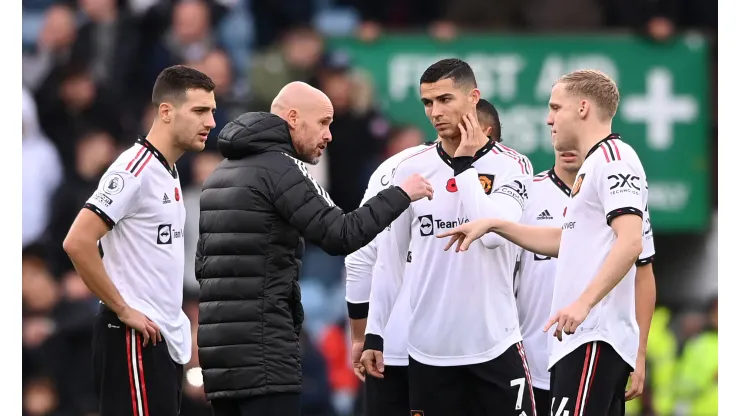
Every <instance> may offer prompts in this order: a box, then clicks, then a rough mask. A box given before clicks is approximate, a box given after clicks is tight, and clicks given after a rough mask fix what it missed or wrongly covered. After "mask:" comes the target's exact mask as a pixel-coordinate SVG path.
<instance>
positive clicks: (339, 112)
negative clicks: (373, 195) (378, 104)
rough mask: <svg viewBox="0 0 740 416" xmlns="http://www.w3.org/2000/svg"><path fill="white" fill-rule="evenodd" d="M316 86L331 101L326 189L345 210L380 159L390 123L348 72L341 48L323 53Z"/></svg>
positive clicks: (354, 204) (360, 192) (349, 208)
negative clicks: (327, 183) (330, 141)
mask: <svg viewBox="0 0 740 416" xmlns="http://www.w3.org/2000/svg"><path fill="white" fill-rule="evenodd" d="M318 87H319V89H320V90H322V91H323V92H324V93H325V94H326V95H327V96H328V97H329V99H330V100H331V102H332V104H333V105H334V122H333V123H332V125H331V131H332V134H333V135H334V138H335V139H336V140H334V141H333V142H332V144H331V146H330V147H329V148H328V149H327V151H326V153H327V155H328V161H329V192H331V195H332V198H333V199H334V202H335V203H336V204H337V205H338V206H339V207H340V208H342V209H343V210H345V211H352V210H353V209H355V208H357V207H358V206H359V204H360V201H361V200H362V196H363V193H364V192H365V187H366V185H367V181H368V179H369V178H370V174H372V171H373V170H374V169H375V168H376V167H377V165H378V164H379V163H380V159H381V158H382V156H383V150H384V148H385V146H386V141H387V138H388V132H389V131H390V124H389V123H388V122H387V121H386V119H385V118H384V117H383V116H382V115H381V114H380V113H379V112H378V111H376V110H375V109H374V108H373V106H372V99H365V98H364V97H362V95H361V94H358V91H360V90H363V88H362V86H361V85H360V81H359V79H358V78H355V74H354V73H353V72H352V67H351V65H350V62H349V60H348V57H347V56H346V55H345V54H343V53H341V52H334V53H330V54H327V55H326V56H325V57H324V59H323V62H322V65H321V67H320V70H319V73H318Z"/></svg>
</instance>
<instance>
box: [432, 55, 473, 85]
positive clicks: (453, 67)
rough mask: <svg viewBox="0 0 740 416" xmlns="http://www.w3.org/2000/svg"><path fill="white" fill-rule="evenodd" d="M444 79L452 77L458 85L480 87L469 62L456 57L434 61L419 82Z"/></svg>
mask: <svg viewBox="0 0 740 416" xmlns="http://www.w3.org/2000/svg"><path fill="white" fill-rule="evenodd" d="M444 79H451V80H452V82H453V83H454V84H455V86H456V87H465V88H468V89H472V88H478V83H477V82H476V81H475V74H474V73H473V69H472V68H471V67H470V65H468V63H467V62H465V61H462V60H460V59H456V58H449V59H443V60H441V61H437V62H435V63H433V64H432V65H431V66H430V67H429V68H427V70H426V71H424V73H423V74H421V79H420V80H419V84H430V83H433V82H437V81H441V80H444Z"/></svg>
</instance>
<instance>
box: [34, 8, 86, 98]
mask: <svg viewBox="0 0 740 416" xmlns="http://www.w3.org/2000/svg"><path fill="white" fill-rule="evenodd" d="M24 3H25V2H24ZM76 37H77V23H76V22H75V15H74V11H73V10H72V9H71V8H70V7H69V6H66V5H64V4H55V5H52V6H51V7H49V8H48V9H47V10H46V12H45V13H44V19H43V24H42V27H41V32H40V33H39V35H38V37H37V38H36V45H35V46H36V48H35V51H29V52H26V51H24V53H23V58H22V60H23V75H22V77H23V85H26V86H27V87H28V88H29V89H30V90H31V91H34V92H35V91H36V90H37V89H38V88H39V87H40V85H41V83H42V82H44V80H45V79H46V78H47V77H48V76H49V75H50V74H51V72H52V70H54V69H55V68H57V67H60V66H62V65H64V64H66V63H67V62H68V59H69V56H70V54H71V51H72V45H73V44H74V42H75V39H76Z"/></svg>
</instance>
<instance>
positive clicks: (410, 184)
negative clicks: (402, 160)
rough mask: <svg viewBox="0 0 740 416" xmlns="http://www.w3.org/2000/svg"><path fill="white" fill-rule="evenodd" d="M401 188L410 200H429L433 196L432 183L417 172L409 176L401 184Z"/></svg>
mask: <svg viewBox="0 0 740 416" xmlns="http://www.w3.org/2000/svg"><path fill="white" fill-rule="evenodd" d="M401 189H403V191H404V192H406V195H408V196H409V198H411V202H414V201H418V200H420V199H421V198H429V200H431V199H432V197H433V196H434V189H433V188H432V184H431V183H429V181H427V180H426V179H424V177H423V176H421V175H419V174H418V173H415V174H413V175H411V176H409V177H408V179H406V181H405V182H404V183H403V184H402V185H401Z"/></svg>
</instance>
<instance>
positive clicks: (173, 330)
mask: <svg viewBox="0 0 740 416" xmlns="http://www.w3.org/2000/svg"><path fill="white" fill-rule="evenodd" d="M85 208H87V209H90V210H91V211H93V212H94V213H96V214H97V215H98V216H99V217H100V218H102V219H103V221H105V222H106V224H108V226H109V227H110V228H111V230H110V231H109V232H108V233H107V234H105V236H103V238H102V239H101V240H100V246H101V250H102V254H103V265H104V266H105V271H106V272H107V273H108V276H110V278H111V280H112V281H113V284H114V285H115V286H116V289H118V291H119V292H120V293H121V296H122V297H123V300H124V301H126V303H127V304H128V305H129V306H131V307H132V308H134V309H136V310H138V311H140V312H141V313H143V314H144V315H146V316H147V317H149V319H151V320H152V321H154V322H155V323H156V324H157V325H159V327H160V329H161V332H162V336H163V337H164V339H165V340H166V341H167V347H168V349H169V352H170V356H171V357H172V359H173V360H174V361H176V362H178V363H180V364H186V363H188V362H189V361H190V355H191V350H192V343H191V334H190V320H189V319H188V317H187V316H186V315H185V313H184V312H183V310H182V294H183V276H184V274H183V270H184V262H185V247H184V240H183V228H184V227H185V205H184V204H183V200H182V190H181V188H180V179H179V178H178V175H177V168H174V169H170V167H169V164H168V163H167V160H166V159H165V158H164V156H162V154H161V153H160V152H159V151H158V150H157V149H155V148H154V146H153V145H152V144H151V143H149V141H147V140H146V138H143V137H140V138H139V139H137V141H136V144H134V146H132V147H131V148H129V149H128V150H126V151H125V152H123V153H122V154H121V155H120V156H119V157H118V159H116V161H115V162H113V164H112V165H111V166H110V167H109V168H108V170H107V171H106V172H105V174H104V175H103V178H102V179H101V180H100V184H99V186H98V189H97V191H95V193H94V194H93V195H92V196H91V197H90V199H88V201H87V203H86V204H85Z"/></svg>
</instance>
